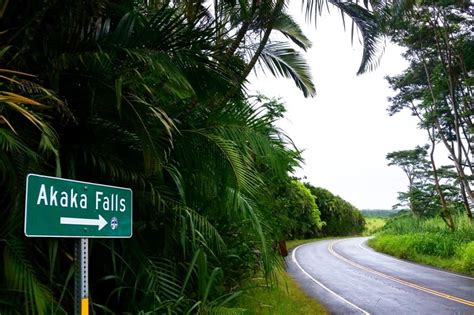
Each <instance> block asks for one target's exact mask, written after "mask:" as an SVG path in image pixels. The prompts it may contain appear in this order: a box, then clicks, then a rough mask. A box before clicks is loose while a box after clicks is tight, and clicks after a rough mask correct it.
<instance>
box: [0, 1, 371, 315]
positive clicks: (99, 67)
mask: <svg viewBox="0 0 474 315" xmlns="http://www.w3.org/2000/svg"><path fill="white" fill-rule="evenodd" d="M305 3H306V2H305ZM334 4H336V5H338V6H339V7H341V8H342V9H343V11H344V12H345V13H346V14H348V15H350V16H351V17H352V18H355V22H356V24H357V26H358V27H359V28H360V29H361V31H362V33H363V34H364V42H365V43H366V50H365V51H364V56H363V61H362V65H361V69H360V71H363V70H366V69H368V68H370V66H371V65H372V64H373V63H372V62H373V57H372V56H373V55H372V54H371V52H373V50H374V48H375V46H376V42H377V38H378V37H377V35H378V33H377V32H376V31H375V30H374V18H373V16H372V14H371V13H370V12H369V11H368V10H366V9H364V8H362V7H359V6H358V5H356V4H354V3H340V2H334ZM321 6H322V3H320V2H319V1H318V2H313V1H309V2H307V7H308V13H309V14H316V13H318V12H319V9H318V8H321ZM285 8H286V6H285V1H282V0H279V1H250V2H246V1H239V2H234V1H215V2H213V3H210V4H209V5H208V4H207V3H203V2H201V1H197V2H196V1H194V2H193V1H172V2H168V1H132V0H129V1H105V0H94V1H73V0H67V1H56V0H46V1H39V0H38V1H36V0H35V1H8V0H4V1H1V2H0V38H1V40H0V146H1V151H0V256H1V260H2V264H1V267H2V269H1V272H0V310H1V313H2V314H8V313H18V314H46V313H59V314H61V313H72V312H73V304H74V303H73V302H74V297H73V291H74V290H73V280H72V278H73V274H74V269H73V257H74V254H73V250H74V241H73V240H64V239H58V240H51V239H26V238H25V237H24V236H22V235H23V228H22V222H23V201H24V194H25V178H26V175H27V174H28V173H39V174H46V175H54V176H58V177H61V176H62V177H66V178H71V179H78V180H84V181H91V182H100V183H104V184H112V185H117V186H125V187H130V188H132V189H133V191H134V209H135V211H134V225H133V231H134V237H133V238H131V239H127V240H113V241H112V240H91V241H90V257H91V261H90V265H91V266H93V268H91V269H90V279H91V283H90V299H91V307H92V309H93V310H94V311H95V312H101V313H102V312H103V313H125V312H128V313H137V314H145V313H152V314H155V313H169V314H173V313H175V314H186V313H206V314H208V313H219V312H220V313H239V312H240V311H241V310H239V309H228V308H227V307H228V302H229V301H230V300H231V299H233V298H234V297H235V296H236V295H237V294H238V288H239V285H240V283H241V282H243V281H245V280H246V279H248V278H249V277H251V276H253V275H254V274H256V273H258V274H261V273H263V275H264V276H265V277H266V279H267V280H270V279H271V275H272V274H273V271H274V270H275V268H276V267H277V266H278V265H279V264H281V258H280V257H278V255H277V254H276V252H275V251H274V250H273V244H274V241H276V240H279V239H280V237H281V234H284V233H286V234H291V235H296V234H297V233H300V234H301V235H303V234H305V233H315V231H317V230H318V228H320V226H321V220H320V218H319V217H318V211H317V208H316V206H315V203H314V199H313V198H312V197H311V196H310V195H309V194H308V191H307V190H306V189H305V188H304V187H303V186H302V185H301V184H299V183H297V182H294V181H292V180H291V178H290V177H289V176H288V172H289V171H291V170H292V169H293V168H294V167H295V166H297V165H298V163H299V162H300V160H301V159H300V157H299V153H298V151H297V150H296V149H294V148H293V146H292V144H291V141H290V140H289V139H288V138H287V137H286V136H285V135H284V134H283V133H282V132H281V131H280V130H278V129H277V128H276V127H275V125H274V122H275V120H276V119H278V118H279V117H281V114H282V111H283V106H282V104H280V103H279V102H277V101H273V100H267V99H265V98H262V97H250V96H248V95H245V90H244V89H243V85H244V84H245V79H246V77H247V75H248V73H249V72H250V71H251V70H252V69H254V67H255V65H256V64H257V63H260V64H261V65H262V66H263V67H267V69H269V70H270V72H271V73H273V74H275V75H281V76H285V77H288V78H291V79H292V80H293V81H294V82H295V84H296V85H297V86H298V87H299V88H300V89H301V90H302V92H303V93H304V94H305V95H307V96H311V95H314V93H315V88H314V86H313V83H312V80H311V77H310V75H309V70H308V69H309V68H308V66H307V65H306V63H305V61H304V58H303V57H302V55H301V53H300V52H299V50H297V48H294V47H293V46H292V44H290V43H294V44H296V45H297V46H299V47H300V48H302V49H306V48H308V47H309V45H310V42H309V40H308V39H307V38H306V37H305V36H304V35H303V34H302V32H301V30H300V29H299V27H298V25H297V24H296V23H295V22H294V21H293V20H292V19H291V17H289V16H288V15H287V14H285ZM273 30H275V31H278V32H281V33H282V34H284V35H285V36H286V37H287V38H288V39H289V42H278V41H274V40H272V39H271V37H270V35H271V33H272V31H273ZM274 180H275V182H278V183H282V185H283V186H285V187H286V188H288V191H287V192H286V193H288V196H289V197H288V199H289V200H291V202H292V203H291V205H288V207H285V206H283V207H282V208H275V207H274V206H275V204H273V203H268V204H267V203H265V200H269V199H270V197H269V196H271V194H272V193H273V192H274V191H273V192H272V189H273V188H267V187H271V186H272V183H273V181H274ZM300 202H302V203H300ZM300 205H301V206H302V207H303V209H300V208H298V207H299V206H300ZM273 213H282V215H283V214H285V215H289V214H294V213H298V215H300V217H298V218H301V220H303V219H304V220H306V219H307V218H310V219H311V220H312V221H309V222H310V223H309V224H308V226H307V227H305V230H304V231H300V230H297V228H296V223H295V222H296V217H295V218H293V221H292V222H289V223H288V225H285V226H282V227H281V228H278V229H275V230H274V229H273V226H272V222H273V221H272V220H273V217H274V215H273ZM305 235H306V234H305Z"/></svg>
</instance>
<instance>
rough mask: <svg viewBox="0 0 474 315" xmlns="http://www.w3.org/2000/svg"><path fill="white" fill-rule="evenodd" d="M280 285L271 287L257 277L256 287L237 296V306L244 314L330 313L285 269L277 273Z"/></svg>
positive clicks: (296, 314) (302, 314)
mask: <svg viewBox="0 0 474 315" xmlns="http://www.w3.org/2000/svg"><path fill="white" fill-rule="evenodd" d="M276 277H277V283H278V285H276V286H273V287H269V286H267V285H266V284H265V281H264V280H263V279H255V280H254V282H255V284H256V285H257V286H256V287H254V288H252V289H249V290H247V291H245V292H244V293H243V294H242V295H241V296H239V297H238V298H237V301H236V303H237V307H240V308H245V309H247V310H248V311H246V312H245V313H244V314H249V315H250V314H255V315H264V314H265V315H287V314H292V315H299V314H301V315H306V314H329V313H328V312H327V311H326V309H325V308H324V306H323V305H321V304H320V303H318V302H317V301H316V300H315V299H313V298H312V297H310V296H308V295H307V294H306V293H305V292H304V291H303V289H301V288H300V287H299V285H298V284H297V283H296V281H295V280H293V278H291V277H290V275H288V273H286V272H285V271H283V270H281V271H278V272H277V274H276Z"/></svg>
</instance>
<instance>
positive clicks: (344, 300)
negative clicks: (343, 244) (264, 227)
mask: <svg viewBox="0 0 474 315" xmlns="http://www.w3.org/2000/svg"><path fill="white" fill-rule="evenodd" d="M304 245H306V244H303V245H300V246H298V247H296V248H295V249H294V250H293V252H292V254H291V258H292V260H293V262H294V263H295V264H296V266H297V267H298V268H299V269H300V270H301V271H302V272H303V273H304V274H305V275H306V276H307V277H308V278H310V279H311V280H312V281H313V282H314V283H316V284H317V285H319V286H320V287H321V288H323V289H324V290H326V291H328V292H329V293H331V294H333V295H335V296H336V297H337V298H339V299H341V300H342V301H343V302H345V303H347V304H349V305H350V306H352V307H353V308H355V309H357V310H359V311H360V312H362V314H364V315H370V313H369V312H367V311H365V310H363V309H361V308H360V307H358V306H357V305H354V304H353V303H351V302H349V301H348V300H346V299H345V298H343V297H342V296H340V295H339V294H337V293H336V292H334V291H333V290H331V289H329V288H328V287H326V286H325V285H324V284H322V283H321V282H319V281H318V280H316V279H315V278H314V277H313V276H311V275H310V274H309V273H308V272H306V270H304V269H303V267H301V265H300V264H299V262H298V261H297V260H296V251H297V250H298V249H299V248H300V247H301V246H304Z"/></svg>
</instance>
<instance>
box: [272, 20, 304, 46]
mask: <svg viewBox="0 0 474 315" xmlns="http://www.w3.org/2000/svg"><path fill="white" fill-rule="evenodd" d="M273 28H274V29H275V30H277V31H279V32H281V33H282V34H283V35H285V36H286V37H288V38H289V39H290V40H291V41H292V42H293V43H295V44H296V45H298V46H299V47H300V48H301V49H303V50H304V51H306V50H307V49H309V48H311V45H312V43H311V41H310V40H309V39H308V38H307V37H306V35H304V33H303V31H302V30H301V27H300V26H299V25H298V23H296V21H295V20H294V19H293V18H292V17H291V16H290V15H288V14H286V13H284V12H282V13H281V14H279V15H278V16H277V18H276V19H275V20H274V23H273Z"/></svg>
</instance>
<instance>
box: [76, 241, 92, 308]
mask: <svg viewBox="0 0 474 315" xmlns="http://www.w3.org/2000/svg"><path fill="white" fill-rule="evenodd" d="M74 245H75V248H74V263H75V270H74V278H75V288H74V289H75V290H74V291H75V292H74V295H75V298H74V300H75V306H74V308H75V309H74V314H76V315H89V289H88V288H89V239H87V238H81V239H78V240H77V241H76V243H75V244H74Z"/></svg>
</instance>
